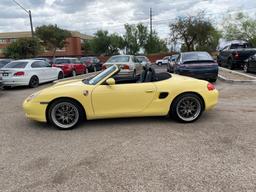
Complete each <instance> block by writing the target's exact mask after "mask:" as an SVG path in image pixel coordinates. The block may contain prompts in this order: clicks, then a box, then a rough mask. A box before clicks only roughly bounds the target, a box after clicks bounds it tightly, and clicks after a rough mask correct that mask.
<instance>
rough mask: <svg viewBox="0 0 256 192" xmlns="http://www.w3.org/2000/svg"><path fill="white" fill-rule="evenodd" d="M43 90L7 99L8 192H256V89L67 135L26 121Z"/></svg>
mask: <svg viewBox="0 0 256 192" xmlns="http://www.w3.org/2000/svg"><path fill="white" fill-rule="evenodd" d="M47 86H49V85H43V86H40V87H39V88H37V89H24V88H19V89H13V90H8V91H2V92H1V91H0V106H1V115H0V123H1V124H0V148H1V150H0V191H3V192H5V191H17V192H23V191H26V192H30V191H36V192H41V191H42V192H46V191H51V192H55V191H56V192H57V191H61V192H70V191H72V192H74V191H77V192H81V191H86V192H89V191H99V192H100V191H109V192H110V191H118V192H123V191H126V192H127V191H137V192H143V191H147V192H148V191H149V192H150V191H152V192H153V191H155V192H160V191H188V192H191V191H196V192H200V191H205V192H209V191H213V192H218V191H232V192H235V191H237V192H241V191H251V192H253V191H256V161H255V159H256V139H255V136H256V118H255V117H256V102H255V101H256V94H255V93H256V86H255V85H246V84H245V85H231V84H225V83H222V82H217V87H218V89H219V90H220V101H219V104H218V106H217V107H216V109H215V110H213V111H210V112H208V113H205V114H204V115H203V116H202V118H201V119H200V120H199V121H197V122H195V123H193V124H180V123H176V122H174V121H172V120H169V118H162V117H154V118H131V119H113V120H100V121H99V120H98V121H91V122H85V123H83V124H82V125H81V126H80V127H79V128H77V129H75V130H71V131H59V130H56V129H53V128H52V127H49V126H48V125H47V124H41V123H36V122H32V121H29V120H27V119H26V118H25V117H24V114H23V111H22V108H21V104H22V101H23V100H24V99H25V98H26V97H27V96H28V95H30V94H31V93H32V92H34V91H37V90H39V89H42V88H44V87H47Z"/></svg>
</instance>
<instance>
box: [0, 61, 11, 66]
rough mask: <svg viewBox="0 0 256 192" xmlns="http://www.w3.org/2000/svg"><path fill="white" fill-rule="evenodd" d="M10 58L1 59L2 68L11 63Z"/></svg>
mask: <svg viewBox="0 0 256 192" xmlns="http://www.w3.org/2000/svg"><path fill="white" fill-rule="evenodd" d="M10 62H11V61H10V60H0V68H1V67H3V66H5V65H6V64H8V63H10Z"/></svg>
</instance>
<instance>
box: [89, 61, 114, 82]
mask: <svg viewBox="0 0 256 192" xmlns="http://www.w3.org/2000/svg"><path fill="white" fill-rule="evenodd" d="M115 70H116V66H115V65H112V66H111V67H109V68H107V69H106V70H104V71H102V72H101V73H100V74H98V75H96V76H95V77H94V78H92V79H91V80H90V81H89V82H88V84H89V85H96V84H97V83H99V82H100V81H101V80H103V79H104V78H105V77H107V76H108V75H109V74H111V73H113V72H114V71H115Z"/></svg>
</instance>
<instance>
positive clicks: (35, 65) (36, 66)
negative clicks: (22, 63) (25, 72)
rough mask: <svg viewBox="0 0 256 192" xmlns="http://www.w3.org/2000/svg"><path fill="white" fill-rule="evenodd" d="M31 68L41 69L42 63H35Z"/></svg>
mask: <svg viewBox="0 0 256 192" xmlns="http://www.w3.org/2000/svg"><path fill="white" fill-rule="evenodd" d="M31 68H41V61H35V62H33V63H32V64H31Z"/></svg>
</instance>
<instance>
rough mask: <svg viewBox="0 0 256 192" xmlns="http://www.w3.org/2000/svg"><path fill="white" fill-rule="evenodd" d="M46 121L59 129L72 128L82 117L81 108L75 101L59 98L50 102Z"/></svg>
mask: <svg viewBox="0 0 256 192" xmlns="http://www.w3.org/2000/svg"><path fill="white" fill-rule="evenodd" d="M47 116H48V121H49V122H50V123H51V124H53V125H54V126H55V127H57V128H59V129H72V128H74V127H75V126H76V125H77V124H78V123H79V122H80V120H81V119H82V116H83V109H82V108H81V106H79V105H78V104H77V103H76V102H75V101H72V100H69V99H61V100H57V101H56V102H54V103H52V104H51V105H50V107H49V110H48V114H47Z"/></svg>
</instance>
